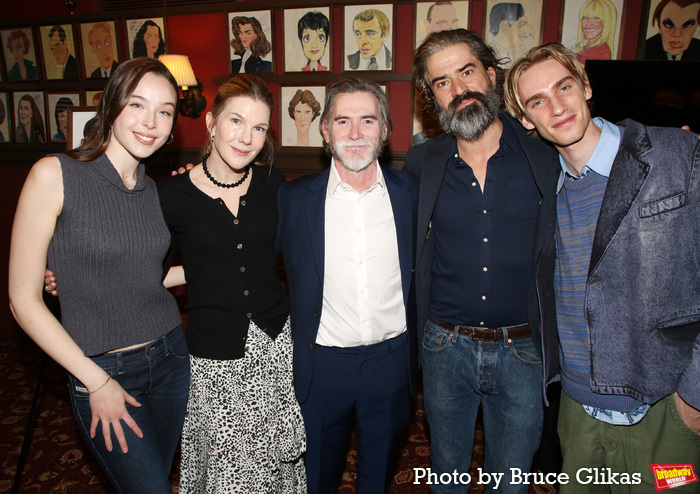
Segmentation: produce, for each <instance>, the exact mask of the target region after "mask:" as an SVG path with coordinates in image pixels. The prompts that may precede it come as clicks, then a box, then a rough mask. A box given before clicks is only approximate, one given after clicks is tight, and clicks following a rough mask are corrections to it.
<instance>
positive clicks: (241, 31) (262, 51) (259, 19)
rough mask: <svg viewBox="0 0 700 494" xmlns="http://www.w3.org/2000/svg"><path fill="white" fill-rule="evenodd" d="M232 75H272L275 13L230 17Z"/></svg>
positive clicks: (258, 12)
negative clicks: (273, 19) (264, 73)
mask: <svg viewBox="0 0 700 494" xmlns="http://www.w3.org/2000/svg"><path fill="white" fill-rule="evenodd" d="M228 38H229V60H230V61H231V69H230V70H231V73H232V74H238V73H243V72H245V73H251V72H272V52H273V50H272V12H271V11H269V10H256V11H249V12H229V13H228Z"/></svg>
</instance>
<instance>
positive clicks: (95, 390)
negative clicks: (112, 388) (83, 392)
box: [88, 376, 112, 395]
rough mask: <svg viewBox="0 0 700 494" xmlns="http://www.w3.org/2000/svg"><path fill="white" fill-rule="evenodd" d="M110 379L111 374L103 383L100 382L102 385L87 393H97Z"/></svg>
mask: <svg viewBox="0 0 700 494" xmlns="http://www.w3.org/2000/svg"><path fill="white" fill-rule="evenodd" d="M111 379H112V376H109V377H108V378H107V380H106V381H105V382H104V383H102V386H100V387H99V388H97V389H93V390H92V391H88V394H89V395H91V394H93V393H97V392H98V391H99V390H101V389H102V388H104V387H105V386H107V383H108V382H109V381H110V380H111Z"/></svg>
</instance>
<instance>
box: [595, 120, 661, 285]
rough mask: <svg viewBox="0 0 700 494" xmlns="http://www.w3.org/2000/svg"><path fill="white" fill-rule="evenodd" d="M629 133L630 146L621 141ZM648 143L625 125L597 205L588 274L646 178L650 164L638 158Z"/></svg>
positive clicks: (596, 263) (627, 211) (643, 136)
mask: <svg viewBox="0 0 700 494" xmlns="http://www.w3.org/2000/svg"><path fill="white" fill-rule="evenodd" d="M632 134H637V135H638V137H639V139H637V140H636V142H635V143H634V144H633V146H632V147H628V146H626V145H625V141H626V138H627V139H630V138H634V136H633V135H632ZM649 146H650V144H649V142H648V136H647V135H646V134H642V135H639V133H638V129H637V132H635V130H633V129H631V128H630V127H628V128H627V130H626V131H625V134H624V135H623V138H622V146H621V147H620V150H619V151H618V152H617V155H616V156H615V161H614V162H613V166H612V169H611V170H610V177H609V178H608V185H607V187H606V188H605V195H604V196H603V203H602V204H601V207H600V215H599V216H598V224H597V225H596V231H595V237H594V239H593V250H592V252H591V264H590V268H589V270H588V272H589V273H590V272H592V271H593V270H594V269H595V267H596V266H597V265H598V262H600V259H601V257H603V253H604V252H605V249H606V248H607V246H608V244H609V243H610V241H611V240H612V238H613V237H614V236H615V233H617V230H618V229H619V228H620V224H622V220H624V219H625V217H626V216H627V215H628V214H629V212H630V208H631V207H632V204H634V201H635V200H636V199H637V196H638V195H639V192H640V191H641V189H642V187H643V186H644V183H645V182H646V180H647V178H648V177H649V173H650V172H651V165H650V164H648V163H646V162H644V161H643V160H642V159H641V158H642V157H643V155H644V154H645V150H646V149H648V148H649ZM629 149H637V150H638V151H637V156H633V155H631V154H630V151H629Z"/></svg>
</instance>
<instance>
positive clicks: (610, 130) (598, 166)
mask: <svg viewBox="0 0 700 494" xmlns="http://www.w3.org/2000/svg"><path fill="white" fill-rule="evenodd" d="M593 123H594V124H595V125H596V127H598V128H599V129H600V130H601V134H600V139H598V144H596V146H595V149H594V150H593V154H591V157H590V158H588V161H587V162H586V164H585V165H584V166H583V168H581V174H580V175H578V176H574V175H573V173H572V172H571V169H570V168H569V165H567V164H566V161H564V158H562V156H561V154H560V155H559V164H560V165H561V174H560V175H559V182H558V184H557V193H559V191H560V190H561V188H562V186H563V185H564V180H565V179H566V176H567V175H568V176H570V177H574V178H578V177H582V176H583V175H585V174H586V173H588V172H589V171H590V170H593V171H594V172H596V173H597V174H598V175H602V176H604V177H606V178H607V177H609V176H610V169H611V168H612V164H613V161H614V160H615V156H616V155H617V151H618V149H619V148H620V139H621V138H622V134H621V132H620V128H619V127H618V126H617V125H614V124H611V123H610V122H608V121H607V120H605V119H603V118H600V117H596V118H594V119H593Z"/></svg>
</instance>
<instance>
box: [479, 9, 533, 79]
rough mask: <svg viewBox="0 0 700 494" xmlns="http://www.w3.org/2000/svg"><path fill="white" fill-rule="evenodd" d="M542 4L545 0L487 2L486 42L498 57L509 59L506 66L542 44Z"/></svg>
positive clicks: (504, 65) (485, 20)
mask: <svg viewBox="0 0 700 494" xmlns="http://www.w3.org/2000/svg"><path fill="white" fill-rule="evenodd" d="M542 4H543V0H520V1H519V2H503V1H501V0H486V8H485V12H484V13H485V19H484V40H485V41H486V43H487V44H488V45H489V46H490V47H491V48H493V50H494V52H495V53H496V56H497V57H499V58H501V59H506V58H507V59H508V60H506V61H504V63H503V64H502V65H503V67H510V66H511V65H513V62H515V61H516V60H517V59H519V58H520V57H522V56H523V55H525V53H526V52H527V51H528V50H529V49H530V48H534V47H535V46H537V45H539V44H540V40H541V38H542V14H543V8H542Z"/></svg>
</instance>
